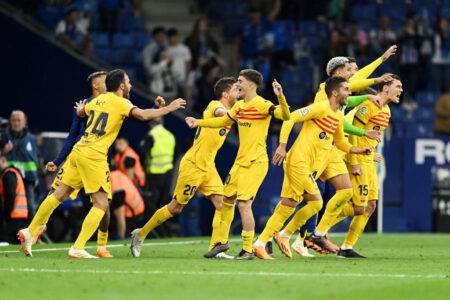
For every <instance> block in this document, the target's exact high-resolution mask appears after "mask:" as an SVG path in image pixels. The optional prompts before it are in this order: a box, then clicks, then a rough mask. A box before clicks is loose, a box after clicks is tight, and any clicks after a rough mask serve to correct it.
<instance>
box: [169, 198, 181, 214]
mask: <svg viewBox="0 0 450 300" xmlns="http://www.w3.org/2000/svg"><path fill="white" fill-rule="evenodd" d="M183 207H184V205H182V204H180V203H178V202H177V201H176V200H172V201H171V202H170V203H169V204H168V205H167V208H168V209H169V212H170V213H171V214H172V216H175V215H179V214H180V213H181V212H182V211H183Z"/></svg>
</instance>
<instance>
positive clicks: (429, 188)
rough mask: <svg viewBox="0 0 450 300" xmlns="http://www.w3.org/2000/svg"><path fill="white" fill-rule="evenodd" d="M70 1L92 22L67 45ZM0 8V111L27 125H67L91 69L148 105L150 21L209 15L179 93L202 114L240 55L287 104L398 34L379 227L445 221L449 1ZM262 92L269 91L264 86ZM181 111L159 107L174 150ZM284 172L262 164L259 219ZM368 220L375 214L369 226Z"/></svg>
mask: <svg viewBox="0 0 450 300" xmlns="http://www.w3.org/2000/svg"><path fill="white" fill-rule="evenodd" d="M99 3H100V4H105V5H112V8H113V9H117V13H118V17H117V28H115V29H113V30H110V31H109V32H108V31H107V32H105V31H101V30H100V29H101V24H100V14H101V12H100V8H99V5H98V4H99ZM74 9H76V10H77V11H78V12H79V13H80V16H83V17H84V18H87V19H88V20H89V22H90V25H89V30H88V33H86V34H85V35H82V36H81V37H80V36H76V37H74V40H76V43H75V45H76V46H75V47H72V46H69V45H68V44H65V43H63V42H62V41H61V40H59V39H57V38H56V37H55V34H54V28H55V26H56V25H57V23H58V22H59V21H60V20H61V19H62V18H64V15H65V14H66V13H67V12H69V11H72V10H74ZM258 14H261V16H260V17H261V22H260V23H258V25H254V26H251V23H250V20H251V19H252V20H253V21H255V20H256V19H258ZM383 16H385V17H388V18H389V21H390V30H391V31H392V32H393V33H394V34H393V36H394V38H393V39H392V40H391V41H385V42H386V44H385V45H383V44H381V45H380V43H376V42H377V39H376V38H374V36H373V35H372V32H376V30H377V28H378V26H379V25H378V24H379V20H380V18H381V17H383ZM0 18H1V21H0V23H1V24H2V36H3V40H4V44H3V46H2V50H1V53H2V57H4V60H3V62H2V67H3V68H2V82H3V84H4V88H3V93H2V98H3V99H2V101H1V113H0V117H3V118H8V116H9V113H10V112H11V111H12V110H13V109H22V110H24V111H25V113H26V114H27V115H28V120H29V128H30V130H31V131H33V132H36V133H38V132H65V131H67V130H68V127H69V124H70V123H69V122H70V121H69V120H70V118H71V115H72V111H71V109H70V108H71V107H72V104H73V103H74V101H76V100H79V99H82V98H85V97H87V96H88V95H89V89H88V87H87V85H86V82H85V77H86V75H87V74H89V73H91V72H93V71H94V70H103V69H106V70H109V69H112V68H116V67H121V68H124V69H125V70H126V71H127V72H128V74H129V75H130V77H131V80H132V82H133V85H134V90H133V94H132V97H131V99H132V101H133V102H134V103H136V104H137V105H140V106H147V107H149V106H151V105H152V104H151V103H150V101H151V99H152V97H153V95H152V92H151V91H150V90H149V89H148V87H149V83H148V82H146V81H147V78H146V76H145V72H144V68H143V59H142V55H141V53H142V50H143V49H144V47H145V46H146V45H147V44H148V43H150V42H151V40H152V36H151V31H152V30H153V29H154V28H155V27H156V26H164V27H165V28H166V29H167V28H170V27H175V28H177V29H178V30H179V32H180V35H181V37H182V40H184V39H185V38H186V37H187V36H188V35H189V34H190V33H191V28H193V26H194V24H195V22H196V20H198V19H203V20H207V22H208V23H209V34H210V35H211V36H212V37H213V38H214V39H215V41H216V42H217V44H218V49H217V51H216V52H217V55H213V56H211V57H209V58H210V60H209V61H208V63H206V64H204V65H203V66H200V65H198V66H197V68H194V69H193V71H194V73H195V74H194V75H195V76H196V77H194V78H197V79H198V80H194V82H193V83H192V84H191V85H192V96H191V97H188V98H187V100H188V101H190V102H191V103H192V105H191V106H190V107H189V110H188V111H186V115H192V114H193V115H199V114H200V113H201V109H202V107H204V103H205V101H208V100H209V99H205V98H204V96H203V95H204V93H200V92H199V91H202V92H203V91H204V90H205V89H206V90H207V88H208V87H209V88H211V87H210V86H206V87H205V85H204V84H203V83H205V81H208V80H210V78H214V77H218V76H221V75H231V74H236V73H237V71H238V70H239V68H243V67H254V68H256V69H258V70H260V71H261V73H263V75H264V76H265V78H266V81H268V82H270V81H271V79H272V78H277V79H278V80H279V81H280V82H281V83H282V84H283V87H284V90H285V93H286V95H287V99H288V101H289V104H290V105H291V107H293V108H298V107H301V106H303V105H305V104H307V103H308V102H310V101H311V100H312V99H313V96H314V93H315V91H316V89H317V86H318V84H319V83H320V82H321V81H322V79H323V78H324V74H323V70H324V64H325V63H326V62H327V60H328V59H329V58H330V57H332V56H335V55H349V56H355V57H356V58H357V62H358V65H359V66H360V67H362V66H364V65H366V64H367V63H369V62H371V61H372V60H373V59H375V58H377V57H379V56H380V55H381V54H382V53H383V52H384V50H385V49H387V46H389V45H391V44H394V43H395V44H397V45H398V46H399V50H398V52H397V55H396V57H395V58H394V59H391V60H389V61H388V62H386V63H384V64H383V65H382V66H381V67H380V68H379V70H377V72H376V73H375V74H374V76H376V75H380V74H382V73H384V72H387V71H389V72H394V73H398V74H399V75H400V76H401V77H402V80H403V84H404V86H405V93H404V95H403V97H402V104H401V105H400V106H398V107H394V108H392V122H391V124H392V125H391V126H390V129H389V130H388V131H387V133H386V137H385V140H384V148H383V153H384V156H385V159H386V162H385V166H386V178H385V180H384V188H383V203H384V204H383V230H384V231H394V232H407V231H419V232H428V231H437V230H439V231H445V230H446V231H449V230H450V222H449V218H450V216H449V215H450V200H448V199H446V198H445V197H446V196H445V191H446V189H448V188H450V187H449V186H448V181H449V180H448V177H447V173H448V172H447V171H446V170H447V169H446V168H448V167H449V162H450V144H448V143H449V142H450V139H448V138H447V137H446V136H445V135H442V134H440V135H435V134H433V122H434V119H435V111H434V106H435V103H436V101H437V99H438V97H439V96H441V95H442V94H443V93H445V92H447V89H449V88H450V85H449V84H448V82H449V81H450V56H449V53H450V39H449V36H448V32H445V33H439V32H438V27H437V24H438V21H439V20H440V18H450V2H447V1H438V0H429V1H425V0H422V1H421V0H414V1H388V0H385V1H375V0H373V1H372V0H361V1H356V0H355V1H288V0H286V1H235V0H231V1H217V0H210V1H207V0H198V1H181V0H180V1H178V0H170V1H156V0H147V1H131V0H130V1H126V0H124V1H89V0H84V1H83V0H80V1H69V0H68V1H64V0H61V1H52V0H48V1H0ZM411 22H412V24H413V25H411ZM408 26H412V27H413V28H414V31H415V33H414V35H413V36H412V37H411V36H407V35H406V34H404V33H403V32H404V31H407V30H405V28H406V27H408ZM447 30H448V28H447ZM437 35H439V36H441V37H442V39H443V42H442V44H441V48H440V49H439V50H440V51H441V52H442V53H443V56H444V59H442V61H436V60H435V55H436V52H437V50H438V49H437V48H436V45H435V40H436V36H437ZM237 40H240V41H241V46H239V45H238V44H237ZM178 92H179V91H178ZM262 92H263V94H264V95H265V96H267V97H268V98H269V99H274V96H273V95H272V94H271V90H270V89H265V90H264V91H262ZM209 94H211V90H210V91H209ZM183 117H184V114H176V115H171V116H167V117H166V118H165V124H166V127H167V128H168V129H170V130H171V131H172V132H173V133H174V134H175V136H176V138H177V144H178V154H180V155H181V154H182V153H184V151H185V150H186V149H187V147H188V146H189V145H190V143H191V141H192V138H193V135H194V131H192V130H190V129H188V128H187V126H186V125H185V124H184V120H183ZM278 128H279V124H278V123H276V122H275V123H274V124H273V126H272V130H271V133H270V135H269V137H268V151H269V156H271V154H272V153H273V152H274V150H275V148H276V146H277V129H278ZM146 129H147V127H146V125H145V124H139V123H138V122H136V121H133V120H129V121H127V122H126V126H124V129H123V132H122V135H125V136H127V137H128V138H129V139H130V142H131V144H132V145H133V146H135V147H137V144H138V142H139V141H140V140H141V139H142V137H143V136H144V135H145V134H146ZM447 144H448V145H449V146H448V147H447ZM236 149H237V143H236V137H235V136H234V137H233V136H232V137H231V139H229V141H228V142H227V143H226V144H225V146H224V147H223V149H222V150H221V151H220V152H219V154H218V157H219V158H220V159H219V160H217V163H218V168H219V170H220V172H221V174H222V175H223V176H225V175H226V172H227V171H228V170H229V168H230V166H231V164H232V162H233V159H234V157H235V153H236ZM56 151H57V149H56V148H50V149H46V153H41V154H42V155H43V159H44V160H45V161H47V160H49V159H51V158H52V157H54V156H55V155H56ZM281 172H282V171H281V169H280V168H275V167H273V166H271V167H270V170H269V175H268V176H267V178H266V180H265V183H264V185H263V187H262V189H261V190H260V192H259V195H258V199H257V201H255V216H256V219H257V224H258V225H259V226H262V225H264V224H265V220H266V219H267V217H268V216H269V214H270V212H271V210H272V208H273V207H274V205H275V203H276V201H277V200H278V196H279V190H280V188H281V181H282V173H281ZM433 195H434V197H433ZM440 195H444V196H440ZM447 197H448V196H447ZM433 199H434V201H433ZM211 217H212V207H211V205H210V204H209V203H208V202H207V201H204V199H200V198H198V199H195V200H193V201H192V203H191V205H190V206H188V208H187V210H186V211H185V212H184V213H183V215H182V216H181V217H180V218H179V220H178V221H179V222H180V224H182V225H181V226H180V230H179V233H180V234H182V235H202V234H207V233H208V231H209V230H210V229H209V228H210V220H211ZM237 224H238V221H237V223H236V224H235V226H236V227H239V226H237ZM259 228H261V227H259ZM375 228H376V227H375V225H372V226H371V228H370V229H371V230H375ZM337 230H339V228H337Z"/></svg>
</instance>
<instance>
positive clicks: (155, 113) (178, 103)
mask: <svg viewBox="0 0 450 300" xmlns="http://www.w3.org/2000/svg"><path fill="white" fill-rule="evenodd" d="M185 106H186V101H185V100H183V99H180V98H178V99H175V100H173V101H172V102H171V103H170V104H169V105H167V106H164V107H161V108H156V109H154V108H149V109H140V108H139V107H134V108H133V109H132V110H131V112H130V116H132V117H134V118H136V119H138V120H140V121H149V120H152V119H156V118H159V117H162V116H164V115H167V114H170V113H171V112H174V111H176V110H178V109H180V108H185Z"/></svg>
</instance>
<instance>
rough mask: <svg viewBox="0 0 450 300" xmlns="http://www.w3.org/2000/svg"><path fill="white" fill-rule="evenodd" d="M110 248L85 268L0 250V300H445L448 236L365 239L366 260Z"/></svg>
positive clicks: (187, 241)
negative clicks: (231, 257)
mask: <svg viewBox="0 0 450 300" xmlns="http://www.w3.org/2000/svg"><path fill="white" fill-rule="evenodd" d="M334 240H335V242H340V241H341V240H342V237H341V236H338V237H334ZM111 245H113V246H112V248H110V250H111V252H112V253H113V255H114V256H115V258H114V259H110V260H106V259H97V260H90V261H86V260H84V261H81V260H70V259H68V258H66V255H67V251H64V250H63V251H61V250H60V249H61V248H66V249H67V247H68V245H67V244H54V245H39V246H36V247H35V248H34V250H38V251H35V252H34V253H33V254H34V257H33V258H25V257H24V256H23V254H21V253H18V252H16V250H17V246H11V247H1V248H0V299H55V300H56V299H58V300H59V299H123V298H127V299H128V300H132V299H133V300H134V299H181V300H186V299H214V300H215V299H276V300H281V299H283V300H284V299H346V300H347V299H382V300H387V299H433V300H434V299H450V296H449V295H450V235H436V234H435V235H417V234H408V235H397V234H396V235H393V234H392V235H391V234H389V235H364V236H363V238H362V240H361V242H360V244H359V247H358V249H357V250H360V252H361V253H362V254H364V255H368V256H369V259H367V260H344V259H337V258H336V257H335V256H331V255H329V256H320V255H319V256H316V257H315V258H309V259H305V258H301V257H298V256H295V257H294V259H292V260H289V259H287V258H285V257H284V256H282V254H281V253H280V252H279V251H278V249H274V252H275V255H276V260H274V261H261V260H258V259H255V260H254V261H225V260H221V261H219V260H206V259H204V258H202V254H203V253H204V252H205V249H206V248H207V245H208V244H207V238H182V239H160V240H152V241H147V244H146V245H145V246H144V247H143V249H142V253H141V257H140V258H137V259H136V258H133V257H131V255H130V253H129V250H128V245H124V244H119V243H112V244H111ZM91 246H92V244H91ZM239 246H240V242H239V240H236V241H235V242H233V246H232V248H231V250H230V251H229V253H230V254H235V253H237V252H238V250H239ZM275 247H276V246H275ZM88 251H90V252H91V253H95V251H94V249H88Z"/></svg>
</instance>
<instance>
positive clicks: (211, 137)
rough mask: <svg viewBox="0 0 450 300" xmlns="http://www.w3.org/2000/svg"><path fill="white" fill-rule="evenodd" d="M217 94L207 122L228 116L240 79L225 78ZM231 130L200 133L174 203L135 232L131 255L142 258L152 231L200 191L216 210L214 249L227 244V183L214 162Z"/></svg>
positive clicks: (184, 161)
mask: <svg viewBox="0 0 450 300" xmlns="http://www.w3.org/2000/svg"><path fill="white" fill-rule="evenodd" d="M214 93H215V95H216V97H217V98H218V99H219V100H213V101H211V102H210V103H209V104H208V106H207V107H206V109H205V111H204V112H203V118H204V119H209V118H214V117H222V116H225V115H226V114H227V112H228V111H229V110H230V108H231V107H232V106H233V105H234V103H235V102H236V100H237V98H238V96H239V90H238V87H237V84H236V79H235V78H233V77H224V78H222V79H220V80H219V81H217V82H216V84H215V86H214ZM230 129H231V126H230V125H226V126H223V127H221V128H219V129H218V128H198V129H197V133H196V134H195V138H194V144H193V145H192V146H191V148H189V150H188V151H187V152H186V153H185V155H184V156H183V158H182V159H181V162H180V167H179V170H178V179H177V183H176V187H175V191H174V194H173V198H172V201H171V202H170V203H169V204H167V205H165V206H163V207H162V208H160V209H159V210H157V211H156V212H155V213H154V214H153V216H152V217H151V218H150V220H149V221H148V222H147V223H146V224H145V225H144V227H142V228H138V229H135V230H133V231H132V232H131V247H130V249H131V254H132V255H133V256H134V257H139V256H140V254H141V246H142V244H143V242H144V239H145V238H146V237H147V235H148V234H149V233H150V231H152V230H153V229H154V228H155V227H157V226H158V225H160V224H162V223H164V222H165V221H167V220H168V219H170V218H172V217H173V216H175V215H178V214H179V213H181V211H182V210H183V208H184V206H186V205H187V204H188V202H189V200H190V199H191V198H192V197H193V196H194V195H195V192H196V191H197V190H198V191H200V192H202V193H203V194H204V195H205V196H206V197H207V198H208V199H209V200H211V202H212V203H213V205H214V207H215V209H216V211H215V214H214V219H213V223H212V229H213V230H212V236H211V244H210V249H211V248H212V247H213V246H214V245H216V244H218V243H220V242H221V241H223V240H226V237H223V235H225V234H227V233H228V232H227V231H226V228H223V227H224V226H226V224H225V223H224V222H221V218H222V214H223V212H222V201H223V183H222V179H221V178H220V176H219V174H218V172H217V170H216V166H215V163H214V159H215V157H216V154H217V151H219V149H220V147H222V145H223V143H224V142H225V139H226V137H227V134H228V132H229V131H230ZM233 209H234V207H233ZM225 214H230V210H227V211H226V212H225ZM225 219H229V217H226V218H225ZM223 245H224V246H223V247H225V245H226V246H228V245H227V244H225V243H224V244H223ZM225 250H228V248H226V249H224V250H222V251H225ZM216 256H217V257H219V258H226V256H225V254H224V253H223V254H222V253H215V254H214V255H212V256H208V258H213V257H216ZM230 258H231V257H230Z"/></svg>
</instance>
